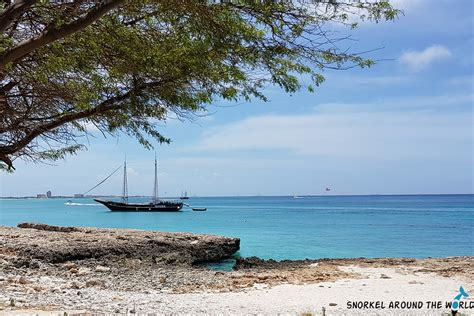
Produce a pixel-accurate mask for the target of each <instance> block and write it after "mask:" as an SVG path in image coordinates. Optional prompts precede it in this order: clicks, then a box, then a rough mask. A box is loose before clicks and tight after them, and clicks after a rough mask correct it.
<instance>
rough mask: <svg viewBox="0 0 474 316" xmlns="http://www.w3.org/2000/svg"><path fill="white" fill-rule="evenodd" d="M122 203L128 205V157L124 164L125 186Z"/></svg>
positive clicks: (123, 186)
mask: <svg viewBox="0 0 474 316" xmlns="http://www.w3.org/2000/svg"><path fill="white" fill-rule="evenodd" d="M122 202H124V203H128V184H127V157H126V156H125V161H124V162H123V185H122Z"/></svg>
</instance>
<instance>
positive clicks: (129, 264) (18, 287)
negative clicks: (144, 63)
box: [0, 226, 474, 315]
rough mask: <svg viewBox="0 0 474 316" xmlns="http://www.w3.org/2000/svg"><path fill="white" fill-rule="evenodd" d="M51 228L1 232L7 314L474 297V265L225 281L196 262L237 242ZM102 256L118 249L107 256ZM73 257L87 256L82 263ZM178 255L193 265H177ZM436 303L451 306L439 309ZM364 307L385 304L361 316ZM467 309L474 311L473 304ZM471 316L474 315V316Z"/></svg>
mask: <svg viewBox="0 0 474 316" xmlns="http://www.w3.org/2000/svg"><path fill="white" fill-rule="evenodd" d="M38 228H39V229H38ZM51 229H56V228H51V227H50V226H44V227H41V226H38V227H36V229H35V228H23V229H19V228H11V227H1V228H0V272H1V273H0V309H1V313H2V314H5V315H8V314H32V315H33V314H42V315H64V312H65V311H66V312H67V313H68V314H74V313H86V312H89V313H106V314H108V313H120V314H127V313H139V314H141V313H143V314H144V313H156V314H172V313H180V314H181V313H182V314H268V315H274V314H277V313H281V314H295V315H303V314H314V315H323V313H325V314H326V315H340V314H364V315H367V314H374V315H375V314H387V315H389V314H393V315H398V314H402V313H403V314H413V315H415V314H416V315H418V314H419V313H420V312H421V311H422V312H424V313H428V314H435V315H440V314H442V313H448V312H450V310H449V308H446V307H445V302H450V301H451V300H452V299H453V297H454V296H455V295H456V294H457V291H458V289H459V287H460V286H463V287H464V288H465V289H466V290H467V292H474V265H473V263H474V258H473V257H452V258H438V259H434V258H431V259H418V260H415V259H409V258H405V259H395V258H381V259H362V258H360V259H322V260H300V261H281V262H276V261H272V260H270V261H265V260H260V259H258V258H247V259H239V260H237V263H236V266H235V269H234V270H233V271H231V272H223V271H213V270H209V269H207V268H206V267H204V266H201V265H196V262H197V261H202V258H201V257H202V255H203V253H206V256H207V257H208V258H214V257H216V258H217V257H226V256H227V253H226V252H222V251H217V249H218V248H219V247H217V245H219V244H222V245H224V244H225V245H227V246H228V247H229V248H228V250H227V252H231V251H233V250H234V249H233V248H232V247H235V243H236V241H235V239H232V238H230V239H229V238H226V237H219V236H210V235H194V234H181V233H175V234H171V233H157V232H145V231H132V230H105V229H92V228H91V229H83V228H80V229H79V228H78V229H77V230H76V229H75V228H74V229H65V230H58V229H56V231H54V230H51ZM143 234H146V235H147V236H148V239H149V240H152V242H151V244H156V243H158V242H159V241H163V238H165V237H166V239H167V240H168V244H167V248H169V249H170V251H168V252H166V251H162V252H161V253H153V254H152V253H151V252H147V251H141V250H139V249H140V247H138V246H137V245H139V244H140V242H141V239H140V238H141V237H142V235H143ZM124 236H125V237H124ZM119 237H120V238H119ZM121 238H127V243H124V245H125V244H126V245H128V246H129V247H132V248H124V249H122V250H117V249H119V248H116V249H115V250H113V249H112V248H107V247H103V246H104V245H115V246H116V244H114V243H115V242H116V241H117V240H118V242H119V243H120V244H121V243H122V241H123V239H121ZM104 240H109V242H108V243H105V244H104ZM183 240H184V241H183ZM71 242H72V243H71ZM205 243H207V244H206V247H207V249H208V251H207V252H202V251H201V250H202V249H204V248H200V247H199V246H198V245H199V244H205ZM148 244H150V242H148ZM73 245H75V246H73ZM78 245H82V246H81V247H79V246H78ZM211 245H214V246H215V247H214V248H212V247H210V246H211ZM232 245H233V246H232ZM63 246H65V247H63ZM100 247H102V248H107V249H108V250H107V251H103V252H102V253H98V252H97V249H99V248H100ZM87 249H89V252H88V251H87ZM91 249H92V250H91ZM94 249H95V250H94ZM130 249H135V250H136V251H131V250H130ZM212 249H214V250H212ZM45 250H48V251H47V252H45ZM72 253H73V254H76V255H77V254H78V253H81V254H82V257H81V258H79V257H78V258H76V259H74V258H73V257H71V256H70V255H71V254H72ZM87 254H89V255H88V256H87ZM178 256H181V258H184V259H183V260H177V259H176V258H178ZM61 258H62V259H61ZM170 258H174V259H173V260H171V259H170ZM428 301H430V302H435V301H439V302H442V305H443V306H442V308H430V306H428V303H427V302H428ZM359 302H368V303H370V302H373V304H379V305H377V306H378V308H375V307H373V308H370V306H367V308H364V307H362V308H359V307H358V306H357V305H356V304H359ZM377 302H378V303H377ZM391 302H392V304H393V302H399V303H401V302H423V306H420V307H412V308H389V306H390V303H391ZM465 302H466V304H471V305H474V301H473V300H472V298H468V299H467V300H465ZM374 306H375V305H374ZM431 307H433V306H431ZM473 307H474V306H473ZM461 311H462V313H463V315H464V314H466V315H469V314H470V313H471V312H472V311H474V309H464V310H461Z"/></svg>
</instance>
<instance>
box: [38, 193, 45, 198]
mask: <svg viewBox="0 0 474 316" xmlns="http://www.w3.org/2000/svg"><path fill="white" fill-rule="evenodd" d="M36 198H37V199H46V198H47V196H46V194H43V193H40V194H36Z"/></svg>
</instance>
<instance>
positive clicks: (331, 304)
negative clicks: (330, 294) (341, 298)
mask: <svg viewBox="0 0 474 316" xmlns="http://www.w3.org/2000/svg"><path fill="white" fill-rule="evenodd" d="M329 306H337V304H336V303H329Z"/></svg>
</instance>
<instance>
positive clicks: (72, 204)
mask: <svg viewBox="0 0 474 316" xmlns="http://www.w3.org/2000/svg"><path fill="white" fill-rule="evenodd" d="M64 205H71V206H82V205H90V206H92V205H94V206H100V204H97V203H73V202H66V203H64Z"/></svg>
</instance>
